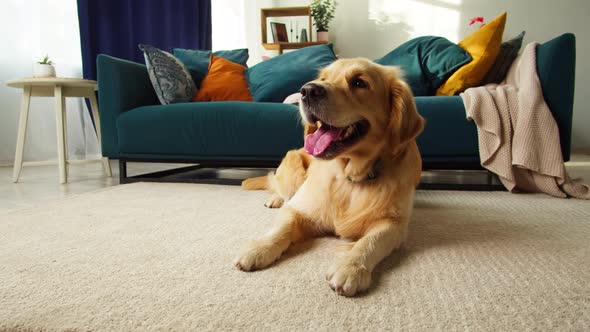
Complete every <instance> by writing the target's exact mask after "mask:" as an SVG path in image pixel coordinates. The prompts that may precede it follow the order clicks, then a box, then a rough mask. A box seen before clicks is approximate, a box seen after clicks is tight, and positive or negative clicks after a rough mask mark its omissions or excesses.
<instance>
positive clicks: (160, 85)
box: [139, 44, 197, 105]
mask: <svg viewBox="0 0 590 332" xmlns="http://www.w3.org/2000/svg"><path fill="white" fill-rule="evenodd" d="M139 49H140V50H142V51H143V55H144V57H145V65H146V67H147V71H148V74H149V76H150V81H152V86H153V87H154V90H155V91H156V95H157V96H158V99H159V100H160V102H161V103H162V105H167V104H173V103H184V102H188V101H190V100H191V98H192V97H193V96H194V95H195V93H196V92H197V87H196V86H195V82H193V80H192V78H191V75H190V74H189V72H188V71H187V69H186V68H185V67H184V65H183V63H182V62H180V60H178V59H177V58H175V57H174V56H173V55H172V54H170V53H168V52H164V51H162V50H160V49H157V48H155V47H153V46H150V45H144V44H140V45H139Z"/></svg>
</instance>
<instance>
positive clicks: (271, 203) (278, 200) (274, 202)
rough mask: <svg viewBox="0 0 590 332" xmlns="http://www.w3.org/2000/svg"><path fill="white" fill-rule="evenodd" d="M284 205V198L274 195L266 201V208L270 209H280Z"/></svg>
mask: <svg viewBox="0 0 590 332" xmlns="http://www.w3.org/2000/svg"><path fill="white" fill-rule="evenodd" d="M283 203H285V200H283V198H282V197H281V196H279V195H277V194H272V195H271V196H270V197H269V198H268V200H266V202H265V203H264V206H266V207H267V208H270V209H278V208H280V207H281V206H283Z"/></svg>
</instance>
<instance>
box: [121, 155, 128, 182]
mask: <svg viewBox="0 0 590 332" xmlns="http://www.w3.org/2000/svg"><path fill="white" fill-rule="evenodd" d="M119 183H120V184H123V183H127V162H126V161H125V160H122V159H119Z"/></svg>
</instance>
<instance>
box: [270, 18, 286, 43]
mask: <svg viewBox="0 0 590 332" xmlns="http://www.w3.org/2000/svg"><path fill="white" fill-rule="evenodd" d="M270 29H271V31H272V38H273V42H275V43H288V42H289V35H288V34H287V25H286V24H284V23H277V22H270Z"/></svg>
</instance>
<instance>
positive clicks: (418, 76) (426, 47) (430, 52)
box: [375, 36, 472, 96]
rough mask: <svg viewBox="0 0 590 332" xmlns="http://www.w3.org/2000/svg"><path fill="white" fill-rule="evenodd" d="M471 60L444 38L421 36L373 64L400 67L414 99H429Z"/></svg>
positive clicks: (460, 49) (466, 54) (467, 54)
mask: <svg viewBox="0 0 590 332" xmlns="http://www.w3.org/2000/svg"><path fill="white" fill-rule="evenodd" d="M471 60H472V58H471V55H469V53H467V51H465V50H464V49H462V48H461V47H459V46H458V45H457V44H455V43H453V42H451V41H449V40H447V39H446V38H443V37H435V36H425V37H418V38H414V39H411V40H409V41H407V42H405V43H403V44H402V45H400V46H399V47H397V48H396V49H394V50H393V51H391V52H389V53H388V54H386V55H385V56H384V57H382V58H380V59H377V60H375V62H376V63H378V64H381V65H387V66H400V67H401V68H402V69H403V71H404V73H405V79H406V81H407V82H408V84H409V85H410V87H411V88H412V92H413V93H414V95H415V96H433V95H435V94H436V90H437V89H438V87H439V86H441V85H442V84H443V83H444V82H445V81H446V80H447V79H448V78H449V76H451V74H453V73H454V72H455V71H456V70H457V69H459V68H461V66H463V65H465V64H467V63H469V62H470V61H471Z"/></svg>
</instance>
